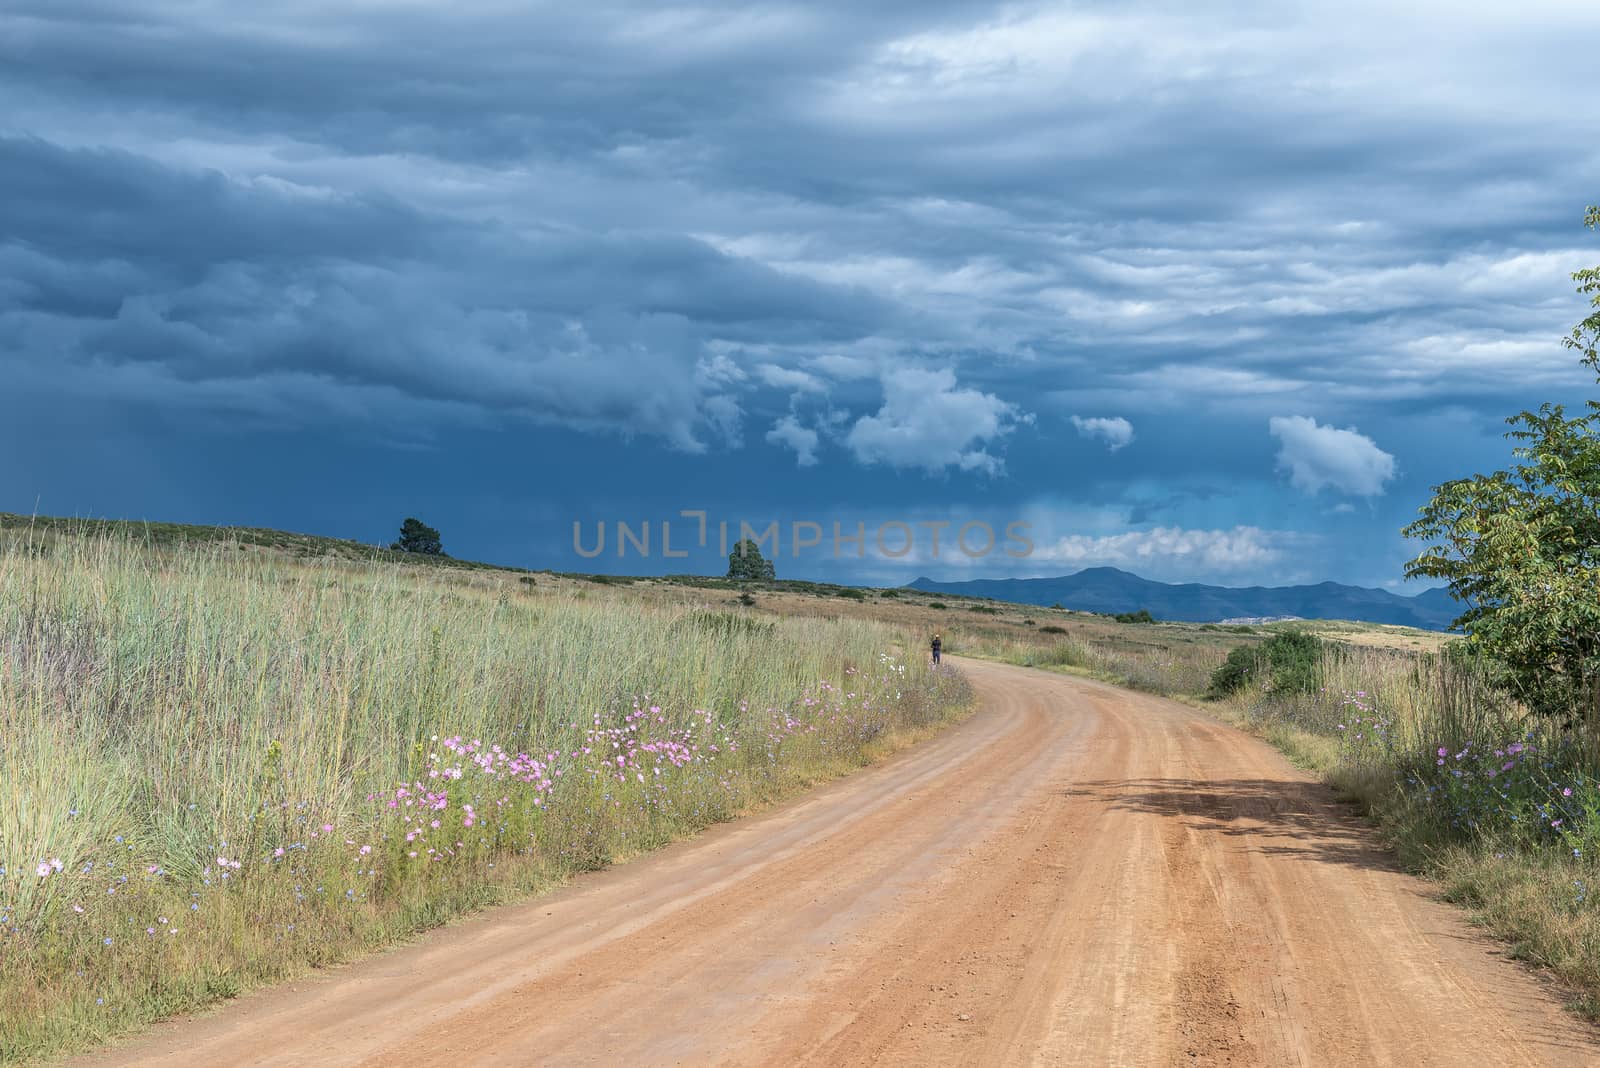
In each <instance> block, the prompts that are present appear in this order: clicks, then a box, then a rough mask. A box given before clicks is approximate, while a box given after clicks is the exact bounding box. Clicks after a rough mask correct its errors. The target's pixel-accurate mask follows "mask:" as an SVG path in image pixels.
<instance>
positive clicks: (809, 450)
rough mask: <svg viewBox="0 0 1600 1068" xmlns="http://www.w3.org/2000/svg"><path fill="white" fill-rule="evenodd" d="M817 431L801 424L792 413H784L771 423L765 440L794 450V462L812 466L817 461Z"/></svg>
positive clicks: (802, 465) (803, 465)
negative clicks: (780, 417) (784, 414)
mask: <svg viewBox="0 0 1600 1068" xmlns="http://www.w3.org/2000/svg"><path fill="white" fill-rule="evenodd" d="M817 441H818V439H817V432H816V431H815V430H812V429H811V428H810V427H808V426H804V425H803V424H801V422H800V420H798V419H796V418H795V417H794V416H792V415H786V416H784V417H783V418H782V419H779V420H778V421H777V422H776V423H774V424H772V429H771V430H769V431H767V442H768V443H769V444H772V445H783V446H786V447H788V448H791V449H793V450H794V457H795V462H796V463H798V464H799V465H800V466H801V467H813V466H815V465H816V462H817Z"/></svg>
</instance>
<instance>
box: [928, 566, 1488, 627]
mask: <svg viewBox="0 0 1600 1068" xmlns="http://www.w3.org/2000/svg"><path fill="white" fill-rule="evenodd" d="M907 585H908V586H909V587H910V588H912V589H917V590H923V591H926V592H929V593H945V594H952V595H954V594H960V595H965V596H967V597H989V598H993V599H994V600H997V601H1014V602H1016V603H1018V604H1036V605H1051V604H1060V605H1061V606H1062V607H1063V608H1075V609H1078V610H1079V611H1085V612H1137V611H1138V610H1139V609H1141V608H1143V609H1146V610H1148V611H1149V612H1150V614H1151V615H1153V616H1155V617H1156V618H1157V619H1170V620H1180V621H1184V622H1193V623H1213V622H1217V621H1218V620H1223V619H1237V618H1241V617H1253V616H1299V617H1301V618H1302V619H1348V620H1354V621H1357V622H1363V623H1393V624H1399V625H1402V626H1408V627H1420V628H1422V629H1424V630H1447V629H1448V628H1449V626H1450V623H1451V621H1452V620H1454V619H1455V618H1456V617H1457V616H1459V615H1460V614H1461V611H1462V607H1461V606H1460V605H1459V604H1458V603H1457V602H1456V600H1455V598H1453V597H1451V596H1450V593H1449V591H1448V590H1446V589H1443V588H1439V589H1431V590H1425V591H1423V592H1421V593H1418V594H1415V595H1414V596H1410V597H1404V596H1401V595H1400V594H1397V593H1390V592H1389V591H1388V590H1377V589H1368V588H1366V587H1362V586H1346V585H1344V584H1343V583H1339V582H1319V583H1316V584H1315V585H1309V586H1244V587H1232V586H1207V585H1204V584H1202V583H1197V582H1185V583H1170V582H1156V581H1153V580H1151V579H1147V578H1141V577H1140V576H1138V575H1135V574H1133V573H1131V572H1128V571H1123V570H1120V569H1119V568H1115V567H1091V568H1086V569H1085V570H1083V571H1078V572H1075V573H1074V574H1070V575H1060V576H1058V577H1055V578H1026V579H969V580H965V581H961V582H938V581H935V580H934V579H931V578H925V577H924V578H917V579H914V580H913V581H911V582H910V583H907Z"/></svg>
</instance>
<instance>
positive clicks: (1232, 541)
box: [1031, 526, 1303, 573]
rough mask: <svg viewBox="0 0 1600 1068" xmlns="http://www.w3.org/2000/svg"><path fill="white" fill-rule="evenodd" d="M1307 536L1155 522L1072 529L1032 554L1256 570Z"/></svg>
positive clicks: (1095, 562)
mask: <svg viewBox="0 0 1600 1068" xmlns="http://www.w3.org/2000/svg"><path fill="white" fill-rule="evenodd" d="M1302 537H1303V536H1301V535H1297V534H1294V533H1291V532H1286V531H1272V530H1262V529H1261V528H1260V527H1248V526H1238V527H1233V528H1231V529H1228V530H1189V529H1186V528H1183V527H1154V528H1152V529H1150V530H1129V531H1124V532H1122V533H1120V534H1105V535H1098V536H1097V535H1089V534H1068V535H1066V536H1064V537H1061V538H1058V539H1056V540H1055V541H1054V542H1051V543H1048V544H1043V545H1039V546H1037V547H1036V548H1035V549H1034V551H1033V555H1032V557H1031V560H1032V561H1033V562H1041V561H1048V562H1051V563H1062V564H1071V565H1074V566H1077V567H1107V566H1109V567H1132V568H1136V569H1139V568H1143V569H1146V570H1148V571H1151V572H1158V573H1164V572H1173V571H1180V572H1188V573H1195V572H1198V573H1210V572H1219V571H1251V570H1254V569H1258V568H1261V567H1263V566H1265V565H1268V564H1274V563H1277V562H1278V561H1279V560H1281V559H1282V558H1283V553H1284V549H1285V548H1286V547H1287V546H1289V545H1290V544H1291V543H1293V542H1295V541H1296V540H1297V539H1300V538H1302ZM1141 573H1144V572H1143V571H1141Z"/></svg>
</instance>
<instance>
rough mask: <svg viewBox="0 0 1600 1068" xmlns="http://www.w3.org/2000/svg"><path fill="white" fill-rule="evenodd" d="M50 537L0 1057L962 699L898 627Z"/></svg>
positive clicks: (6, 841)
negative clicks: (933, 670) (934, 673)
mask: <svg viewBox="0 0 1600 1068" xmlns="http://www.w3.org/2000/svg"><path fill="white" fill-rule="evenodd" d="M48 533H49V536H48V537H44V538H39V537H37V536H33V537H30V536H27V535H26V534H18V533H14V534H13V536H11V537H10V538H8V539H6V540H5V541H4V542H3V543H0V642H3V644H0V1059H10V1058H24V1057H29V1056H37V1055H43V1054H47V1053H50V1052H53V1051H59V1050H62V1049H67V1048H72V1047H75V1046H82V1045H86V1044H90V1043H94V1042H97V1041H99V1040H102V1039H103V1038H105V1037H107V1036H110V1035H112V1034H114V1033H116V1032H118V1031H122V1030H126V1029H128V1028H130V1027H134V1026H137V1025H138V1024H140V1023H142V1022H144V1021H147V1020H149V1019H152V1018H155V1017H158V1016H161V1015H165V1014H169V1013H172V1012H175V1011H180V1010H183V1009H186V1008H190V1007H193V1006H196V1005H199V1004H203V1003H205V1002H207V1001H211V1000H214V999H217V998H222V997H228V996H231V995H233V994H235V993H237V992H238V991H240V990H242V989H245V988H247V987H250V986H252V985H256V984H259V983H262V982H267V981H271V980H274V979H279V978H282V977H285V976H288V975H292V974H294V973H296V972H297V971H300V970H302V969H304V968H307V967H310V966H315V965H321V964H326V963H329V962H332V961H337V960H341V959H346V958H349V957H352V956H355V955H357V954H360V953H362V952H366V951H369V950H371V949H373V948H375V947H378V946H382V945H384V944H387V943H390V942H393V941H395V940H397V939H401V938H404V937H407V936H409V935H411V934H413V933H415V932H417V931H419V930H422V929H424V928H427V927H429V926H433V925H437V924H439V923H441V922H445V921H447V920H449V919H450V918H451V917H453V916H457V915H460V914H462V913H463V912H465V911H468V910H471V909H474V908H477V907H481V906H483V905H487V904H491V903H494V902H497V901H501V900H506V899H510V898H513V897H516V896H519V895H523V894H526V893H528V892H532V891H537V890H540V889H543V888H546V887H548V886H551V885H553V884H554V883H556V882H558V881H559V880H561V879H562V878H564V877H566V876H568V875H570V874H572V873H574V872H577V871H581V870H584V869H590V868H595V867H598V866H601V865H604V864H607V863H609V862H611V861H613V860H615V859H618V858H621V857H626V856H628V855H630V854H633V853H637V852H639V851H642V850H647V849H650V848H652V847H654V846H656V845H659V844H661V843H663V842H666V841H668V840H670V839H673V838H675V837H679V836H682V835H685V834H689V833H693V832H694V831H696V830H698V829H700V828H702V827H704V826H706V825H708V824H710V823H712V822H714V821H718V820H724V819H727V818H730V817H732V816H733V815H735V814H738V813H740V812H743V811H747V810H749V809H751V808H753V807H756V806H759V805H762V804H764V803H767V802H770V801H771V800H773V799H775V798H778V797H781V796H784V795H786V794H788V793H792V792H793V791H795V790H797V789H799V788H802V787H804V786H805V785H807V784H810V783H813V782H816V781H819V780H822V779H825V778H828V777H831V776H836V775H838V774H841V773H843V772H845V771H848V770H849V769H851V768H854V767H858V766H860V765H861V764H862V763H864V762H867V761H870V760H872V759H874V758H875V756H876V755H878V754H880V753H883V752H886V751H888V750H889V749H892V748H894V747H896V746H897V745H900V744H903V743H904V742H905V741H907V740H909V739H912V738H915V737H917V736H918V735H919V734H921V733H925V732H927V731H929V730H931V729H933V728H935V727H936V726H938V725H939V724H941V723H943V722H945V721H947V720H948V719H949V718H950V717H952V716H954V715H956V714H958V713H959V711H960V710H961V709H962V708H964V707H965V706H966V705H967V704H968V703H969V697H968V693H967V691H966V689H965V686H964V684H963V683H962V682H961V681H960V678H959V675H958V674H955V673H941V674H939V675H933V674H931V673H929V671H928V670H927V666H926V663H925V660H924V658H923V657H922V656H921V655H920V653H919V652H918V649H919V647H920V645H921V643H922V640H923V636H922V634H921V633H920V631H919V630H914V629H908V628H907V627H906V626H904V625H896V624H895V623H893V622H891V621H888V620H879V619H871V618H866V617H843V618H837V617H836V618H825V616H827V613H823V612H812V613H795V614H793V615H792V616H787V617H784V616H778V615H775V614H773V613H769V612H765V611H743V610H740V609H739V608H737V607H730V606H728V605H726V604H724V603H723V595H722V594H721V593H719V592H715V591H712V592H708V591H705V590H695V589H692V588H689V587H684V586H681V585H676V584H671V583H654V584H649V586H648V588H647V589H643V590H632V589H613V588H610V587H608V586H604V585H597V584H593V583H585V582H581V581H577V580H568V579H559V580H558V579H552V578H548V577H546V576H539V577H538V578H537V580H535V581H533V582H529V581H525V580H526V579H527V578H528V577H529V576H522V575H517V574H513V573H509V572H501V571H494V570H488V569H479V570H462V569H456V568H438V567H408V566H397V565H396V564H393V563H387V562H384V561H382V560H358V559H348V558H342V557H340V556H338V555H332V554H323V555H318V556H316V557H315V558H311V559H308V558H307V557H306V555H305V554H303V553H299V552H297V551H294V550H293V549H292V547H291V548H289V549H287V550H286V549H283V548H282V547H279V548H278V549H275V550H271V551H244V552H242V551H240V550H239V549H238V548H237V543H236V542H234V541H230V540H218V541H212V542H206V541H196V540H192V539H161V540H156V539H136V538H130V537H127V536H126V535H125V532H115V531H114V532H112V533H111V535H110V536H104V533H103V532H99V533H97V532H93V531H91V532H88V533H87V534H75V533H71V532H62V531H50V532H48ZM34 534H35V535H36V534H37V532H36V531H35V532H34ZM810 599H811V600H819V603H820V599H818V598H815V597H813V598H810ZM830 603H831V602H830ZM908 652H909V655H908Z"/></svg>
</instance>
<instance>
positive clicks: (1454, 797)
mask: <svg viewBox="0 0 1600 1068" xmlns="http://www.w3.org/2000/svg"><path fill="white" fill-rule="evenodd" d="M1162 629H1163V628H1144V630H1145V631H1146V633H1147V634H1148V635H1150V636H1151V639H1152V642H1151V644H1156V645H1160V646H1161V647H1160V648H1147V647H1130V646H1128V645H1127V644H1126V643H1123V644H1121V645H1118V644H1115V643H1110V642H1106V641H1099V642H1096V641H1095V640H1093V639H1092V638H1091V639H1088V640H1084V639H1074V638H1071V637H1067V638H1057V639H1056V640H1054V641H1048V642H1047V641H1041V640H1038V639H1027V638H1024V639H1008V640H994V639H990V640H982V641H976V642H973V643H972V648H970V649H969V650H968V651H969V652H974V653H977V654H979V655H988V656H992V657H995V658H997V659H1001V660H1005V661H1008V662H1010V663H1016V664H1023V665H1026V666H1033V667H1044V668H1049V669H1053V670H1060V671H1067V672H1072V673H1076V674H1085V675H1089V676H1092V677H1095V678H1099V679H1102V680H1106V681H1112V682H1117V683H1120V684H1122V685H1127V686H1130V687H1133V688H1136V689H1141V690H1145V691H1148V692H1154V693H1161V694H1164V695H1166V696H1170V697H1176V698H1179V699H1182V700H1185V701H1187V702H1189V703H1192V704H1196V705H1198V706H1200V707H1202V708H1204V709H1206V710H1208V711H1210V712H1211V713H1212V714H1214V715H1217V716H1218V717H1220V718H1222V719H1224V720H1226V721H1228V722H1231V723H1233V724H1234V725H1236V726H1239V727H1242V728H1244V729H1246V730H1249V731H1251V732H1253V733H1255V734H1257V735H1259V736H1261V737H1262V738H1264V739H1266V740H1267V741H1269V742H1271V743H1272V744H1273V745H1275V746H1277V747H1278V748H1279V749H1280V750H1282V751H1283V752H1284V753H1285V754H1286V755H1287V756H1288V757H1289V758H1290V759H1291V760H1293V761H1294V762H1295V763H1296V764H1298V765H1300V766H1301V767H1305V768H1307V769H1309V770H1312V771H1314V772H1316V773H1318V774H1320V775H1321V776H1322V778H1323V779H1324V780H1325V781H1326V782H1328V783H1329V784H1330V785H1331V786H1333V787H1334V788H1335V789H1336V790H1338V791H1339V792H1340V794H1341V795H1343V796H1344V797H1346V798H1348V799H1351V800H1354V801H1356V802H1358V803H1359V804H1360V805H1361V806H1362V807H1363V809H1364V811H1366V813H1367V814H1368V815H1369V816H1370V817H1371V819H1372V820H1373V821H1374V822H1375V823H1376V824H1377V825H1378V827H1379V828H1380V830H1381V831H1382V833H1383V834H1384V835H1385V837H1386V838H1387V840H1388V841H1389V842H1390V843H1391V845H1392V846H1393V848H1394V849H1395V850H1396V852H1397V853H1398V855H1399V856H1400V858H1401V860H1402V862H1403V863H1404V864H1405V865H1406V866H1407V867H1409V868H1410V869H1412V870H1414V871H1417V872H1419V873H1421V874H1424V875H1427V876H1429V877H1430V878H1432V879H1434V880H1436V881H1437V882H1438V883H1439V885H1440V886H1441V888H1442V891H1443V895H1444V896H1445V898H1446V899H1448V900H1451V901H1454V902H1456V903H1458V904H1460V905H1463V906H1464V907H1466V908H1467V909H1469V910H1470V913H1471V916H1472V918H1473V920H1474V922H1476V923H1477V924H1479V925H1481V926H1482V927H1483V928H1485V929H1486V930H1487V931H1489V932H1491V933H1493V934H1494V935H1496V936H1498V937H1499V938H1501V939H1504V940H1505V941H1506V942H1507V943H1508V944H1509V945H1510V947H1511V951H1512V953H1513V955H1514V956H1516V957H1518V958H1519V959H1522V960H1524V961H1527V962H1529V963H1532V964H1537V965H1540V966H1543V967H1545V968H1548V969H1549V971H1550V972H1551V973H1552V974H1553V975H1554V976H1555V977H1556V978H1557V979H1559V980H1560V981H1561V982H1562V983H1563V984H1564V985H1565V986H1567V987H1568V988H1569V989H1570V990H1571V992H1572V994H1571V998H1570V1005H1571V1007H1572V1008H1573V1009H1574V1010H1575V1011H1578V1012H1580V1013H1582V1014H1583V1015H1585V1016H1587V1017H1588V1018H1590V1019H1597V1018H1600V898H1597V896H1596V892H1597V891H1600V746H1597V744H1596V740H1595V739H1594V738H1593V737H1591V736H1590V735H1589V734H1588V733H1587V732H1586V731H1583V730H1565V729H1562V728H1561V727H1560V726H1559V725H1552V724H1549V723H1544V722H1540V721H1537V720H1536V719H1534V718H1531V717H1530V716H1528V714H1527V713H1526V712H1525V711H1524V710H1523V709H1521V708H1520V707H1519V706H1517V705H1516V704H1515V703H1514V702H1512V701H1510V700H1508V699H1507V698H1505V697H1504V696H1503V695H1502V694H1500V693H1498V692H1497V691H1496V690H1494V689H1493V687H1491V686H1490V685H1489V684H1488V683H1487V682H1486V680H1485V679H1484V677H1483V675H1482V673H1481V672H1480V671H1479V670H1478V669H1476V668H1474V667H1473V666H1472V665H1470V664H1461V663H1457V662H1453V661H1452V660H1451V659H1450V658H1449V657H1445V656H1440V655H1438V654H1434V653H1420V654H1419V653H1416V652H1413V651H1409V650H1404V649H1395V648H1379V647H1352V646H1347V645H1343V644H1338V643H1333V644H1329V645H1327V646H1325V647H1324V650H1323V652H1322V654H1321V655H1320V657H1319V660H1318V662H1317V663H1316V664H1314V665H1313V666H1314V668H1315V671H1314V673H1313V676H1312V677H1313V678H1314V679H1315V682H1314V684H1311V685H1307V686H1303V687H1301V688H1300V689H1299V690H1292V689H1291V690H1284V689H1276V688H1274V686H1273V684H1272V681H1271V680H1270V679H1264V680H1259V681H1258V682H1257V683H1256V684H1254V685H1249V686H1246V687H1244V688H1243V689H1241V690H1240V691H1239V692H1238V693H1235V694H1233V695H1231V696H1229V697H1227V698H1223V699H1214V698H1207V697H1206V696H1205V690H1206V688H1207V686H1206V683H1207V680H1208V679H1209V676H1210V673H1211V671H1213V670H1214V669H1216V668H1217V667H1219V666H1220V665H1221V663H1222V661H1223V657H1224V653H1225V651H1226V650H1221V649H1218V648H1217V647H1216V646H1209V645H1206V644H1204V643H1199V642H1196V641H1193V640H1185V636H1184V635H1183V634H1182V632H1181V629H1180V628H1171V634H1170V635H1169V636H1163V635H1162V634H1161V630H1162ZM1163 637H1165V640H1161V639H1162V638H1163Z"/></svg>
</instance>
